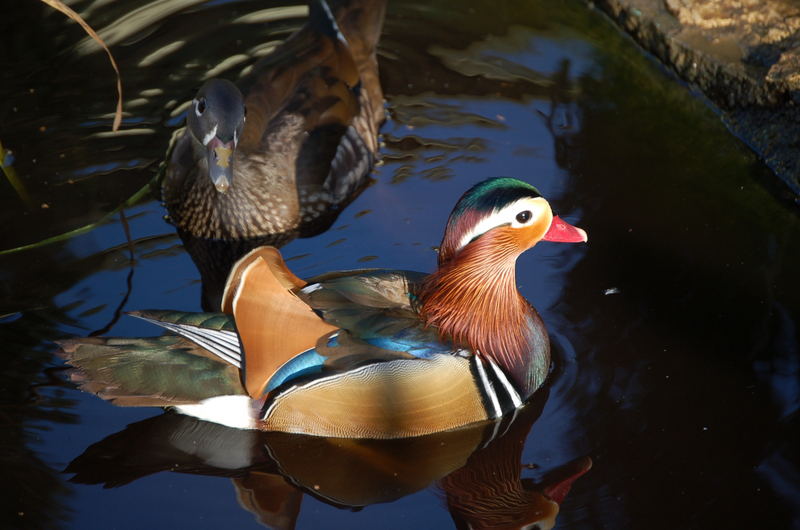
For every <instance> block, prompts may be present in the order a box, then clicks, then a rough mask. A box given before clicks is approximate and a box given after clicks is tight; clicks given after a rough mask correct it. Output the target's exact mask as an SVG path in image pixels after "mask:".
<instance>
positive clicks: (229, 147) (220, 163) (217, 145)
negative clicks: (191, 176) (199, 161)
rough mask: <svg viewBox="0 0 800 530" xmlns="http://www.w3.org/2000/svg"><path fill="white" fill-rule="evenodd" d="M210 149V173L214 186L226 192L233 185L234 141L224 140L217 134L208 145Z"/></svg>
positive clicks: (219, 190)
mask: <svg viewBox="0 0 800 530" xmlns="http://www.w3.org/2000/svg"><path fill="white" fill-rule="evenodd" d="M206 148H207V149H208V173H209V176H210V177H211V181H212V182H213V183H214V187H215V188H217V191H218V192H220V193H225V192H226V191H228V188H229V187H230V185H231V175H232V174H233V168H232V162H233V161H232V160H231V157H232V156H233V148H234V143H233V141H231V142H223V141H222V140H220V139H219V138H217V137H216V136H215V137H214V138H212V139H211V141H210V142H209V143H208V144H207V145H206Z"/></svg>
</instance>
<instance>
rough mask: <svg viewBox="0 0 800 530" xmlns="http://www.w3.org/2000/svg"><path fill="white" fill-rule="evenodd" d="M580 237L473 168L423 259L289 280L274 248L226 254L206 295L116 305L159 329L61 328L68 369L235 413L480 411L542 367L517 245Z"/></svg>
mask: <svg viewBox="0 0 800 530" xmlns="http://www.w3.org/2000/svg"><path fill="white" fill-rule="evenodd" d="M540 241H551V242H564V243H579V242H586V241H588V237H587V234H586V232H585V231H584V230H582V229H580V228H578V227H576V226H574V225H572V224H570V223H568V222H566V221H564V220H563V219H561V218H560V217H558V216H557V215H554V214H553V211H552V209H551V207H550V204H549V203H548V201H547V200H546V199H545V198H544V197H542V196H541V194H540V193H539V191H538V190H537V189H536V188H535V187H534V186H533V185H531V184H529V183H527V182H524V181H522V180H519V179H515V178H511V177H496V178H489V179H486V180H483V181H481V182H479V183H476V184H475V185H474V186H472V187H471V188H470V189H468V190H467V191H466V192H465V193H464V194H463V195H462V196H461V198H460V199H459V200H458V201H457V203H456V205H455V207H454V208H453V210H452V212H451V213H450V216H449V218H448V220H447V223H446V226H445V230H444V236H443V238H442V241H441V245H440V247H439V250H438V266H437V268H436V270H435V271H433V272H432V273H430V274H423V273H419V272H412V271H403V270H395V269H361V270H351V271H338V272H331V273H327V274H323V275H320V276H316V277H314V278H310V279H308V280H303V279H300V278H299V277H297V276H296V275H295V274H294V273H292V271H291V270H290V269H289V268H288V267H287V265H286V263H285V262H284V260H283V258H282V256H281V254H280V251H278V250H277V249H276V248H274V247H269V246H264V247H259V248H256V249H254V250H252V251H251V252H250V253H248V254H247V255H245V256H244V257H243V258H242V259H240V260H239V261H238V262H237V263H236V264H235V265H234V267H233V269H232V270H231V273H230V276H229V277H228V281H227V284H226V286H225V291H224V293H223V296H222V302H221V307H220V311H218V312H214V313H208V312H205V313H188V312H182V311H164V310H148V311H138V312H133V313H131V314H132V315H133V316H135V317H138V318H142V319H145V320H147V321H150V322H152V323H154V324H157V325H159V326H161V327H163V328H165V329H166V330H168V331H170V332H171V333H170V334H167V335H163V336H161V337H155V338H153V337H149V338H100V337H89V338H77V339H68V340H65V341H61V342H60V346H61V354H62V356H63V357H65V359H66V361H67V362H68V363H69V364H70V365H71V366H72V367H73V371H72V375H71V377H72V379H73V381H75V382H77V383H78V385H79V386H80V387H81V388H82V389H84V390H86V391H89V392H93V393H95V394H97V395H98V396H100V397H102V398H104V399H107V400H110V401H112V402H113V403H115V404H117V405H123V406H160V407H171V408H173V409H175V410H176V411H177V412H179V413H182V414H187V415H190V416H195V417H197V418H200V419H203V420H206V421H211V422H215V423H220V424H223V425H226V426H229V427H234V428H240V429H260V430H264V431H278V432H287V433H297V434H308V435H315V436H326V437H334V438H365V439H392V438H408V437H415V436H421V435H426V434H430V433H435V432H442V431H448V430H452V429H457V428H461V427H465V426H468V425H472V424H474V423H479V422H484V421H487V420H493V419H497V418H500V417H502V416H504V415H505V414H508V413H509V412H511V411H514V410H516V409H519V408H520V407H522V406H523V405H524V404H525V403H526V402H527V401H528V400H529V399H531V397H532V396H533V395H534V393H535V392H536V391H537V389H539V388H540V387H541V386H542V385H543V384H544V382H545V379H546V378H547V376H548V373H549V370H550V345H549V339H548V334H547V330H546V328H545V325H544V323H543V321H542V319H541V317H540V316H539V314H538V313H537V312H536V310H535V309H534V308H533V307H532V306H531V304H530V303H528V302H527V301H526V300H525V298H523V296H522V295H521V294H520V293H519V291H518V289H517V286H516V272H515V271H516V260H517V258H518V256H520V255H521V254H522V253H523V252H525V251H526V250H528V249H530V248H532V247H533V246H535V245H536V244H537V243H539V242H540Z"/></svg>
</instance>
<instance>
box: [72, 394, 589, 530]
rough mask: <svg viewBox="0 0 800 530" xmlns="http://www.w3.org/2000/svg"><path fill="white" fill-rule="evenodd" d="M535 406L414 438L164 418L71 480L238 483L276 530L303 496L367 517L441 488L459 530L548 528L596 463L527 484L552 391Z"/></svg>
mask: <svg viewBox="0 0 800 530" xmlns="http://www.w3.org/2000/svg"><path fill="white" fill-rule="evenodd" d="M536 398H537V399H535V400H534V402H532V403H531V404H530V405H528V406H526V407H524V408H522V409H520V410H519V411H518V412H517V414H516V415H514V416H509V417H506V418H505V419H503V420H498V421H496V422H489V423H484V424H480V425H474V426H472V427H469V428H466V429H459V430H455V431H448V432H443V433H437V434H433V435H429V436H423V437H418V438H410V439H405V440H348V439H336V438H322V437H312V436H303V435H292V434H286V433H265V432H259V431H245V430H240V429H231V428H228V427H224V426H221V425H217V424H213V423H208V422H204V421H200V420H197V419H195V418H191V417H188V416H184V415H180V414H175V413H172V412H166V413H164V414H162V415H160V416H156V417H153V418H149V419H147V420H144V421H141V422H138V423H134V424H131V425H129V426H128V427H127V428H126V429H125V430H123V431H121V432H119V433H116V434H113V435H111V436H109V437H107V438H105V439H104V440H102V441H100V442H97V443H95V444H94V445H92V446H91V447H89V448H88V449H87V450H86V451H85V452H84V453H83V454H82V455H80V456H79V457H77V458H76V459H75V460H73V461H72V462H71V463H70V464H69V466H68V467H67V469H66V471H67V472H69V473H73V474H74V476H73V477H72V478H71V481H72V482H76V483H82V484H102V485H103V486H104V487H107V488H111V487H118V486H122V485H124V484H128V483H130V482H132V481H134V480H137V479H139V478H142V477H144V476H147V475H150V474H153V473H157V472H160V471H174V472H179V473H191V474H201V475H209V476H220V477H229V478H231V479H232V482H233V484H234V487H235V488H236V491H237V499H238V501H239V504H240V505H241V506H242V507H243V508H245V509H246V510H248V511H250V512H251V513H253V515H254V516H255V517H256V518H257V519H258V521H259V522H260V523H262V524H263V525H265V526H267V527H269V528H274V529H290V528H294V527H295V524H296V521H297V518H298V515H299V513H300V508H301V504H302V497H303V495H304V494H307V495H312V496H314V497H316V498H317V499H320V500H322V501H324V502H326V503H328V504H331V505H334V506H337V507H340V508H349V509H360V508H362V507H365V506H368V505H371V504H375V503H384V502H392V501H395V500H397V499H399V498H402V497H404V496H406V495H410V494H412V493H414V492H416V491H419V490H422V489H424V488H426V487H431V486H435V487H437V488H438V489H439V490H440V491H441V492H442V497H443V499H444V502H445V503H446V505H447V509H448V510H449V512H450V514H451V516H452V518H453V521H454V523H455V526H456V527H457V528H464V529H466V528H471V529H490V528H491V529H512V528H540V529H542V530H544V529H547V528H552V527H553V525H554V524H555V521H556V516H557V514H558V511H559V505H560V503H561V502H562V501H563V500H564V498H565V497H566V495H567V493H568V492H569V490H570V487H571V486H572V483H573V482H574V481H575V480H576V479H577V478H578V477H580V476H581V475H583V474H584V473H586V472H587V471H588V470H589V469H590V467H591V460H590V459H589V458H588V457H584V458H579V459H577V460H574V461H572V462H569V463H567V464H565V465H562V466H559V467H557V468H555V469H553V470H551V471H550V472H549V473H547V474H546V475H545V477H544V478H543V479H542V480H541V481H540V482H539V483H535V482H533V481H532V480H530V479H527V478H522V470H523V465H524V463H523V462H522V461H521V458H522V449H523V445H524V443H525V441H526V438H528V437H529V432H530V431H531V427H532V426H533V423H534V422H535V421H536V419H537V418H538V416H539V414H540V413H541V410H542V408H543V405H544V402H545V401H546V399H547V396H546V390H542V391H541V392H540V393H539V394H537V396H536ZM531 440H532V441H533V442H534V443H535V437H531Z"/></svg>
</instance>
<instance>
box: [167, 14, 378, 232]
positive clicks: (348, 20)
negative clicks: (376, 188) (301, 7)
mask: <svg viewBox="0 0 800 530" xmlns="http://www.w3.org/2000/svg"><path fill="white" fill-rule="evenodd" d="M384 11H385V2H369V1H366V0H364V1H359V0H350V1H347V0H342V1H340V2H338V3H335V4H333V9H332V8H331V7H330V6H329V5H328V4H327V3H326V2H325V1H324V0H313V1H311V2H310V3H309V16H308V21H307V22H306V24H305V25H304V26H303V27H302V28H301V29H300V30H298V31H297V32H296V33H294V34H293V35H292V36H290V37H289V38H288V39H287V40H286V41H285V42H283V43H282V44H281V45H280V46H278V47H277V48H276V49H275V51H273V52H272V53H271V54H270V55H268V56H267V57H265V58H264V59H262V60H261V61H259V62H258V63H257V64H256V65H255V66H254V67H253V73H251V74H250V75H248V76H247V77H245V79H244V80H243V81H242V82H241V83H240V85H241V88H240V86H237V85H235V84H234V83H233V82H231V81H229V80H226V79H216V78H214V79H209V80H208V81H206V82H205V83H204V84H203V85H202V86H201V87H200V89H199V91H198V92H197V94H196V95H195V97H194V98H193V99H192V101H191V104H190V106H189V109H188V110H187V118H186V127H185V129H184V131H183V133H182V134H181V135H180V137H179V138H178V140H177V141H176V143H175V145H174V147H173V149H172V151H171V153H170V155H169V160H168V162H167V165H166V169H165V175H164V180H163V182H162V198H163V201H164V204H165V206H166V208H167V212H168V219H169V221H170V222H171V223H173V224H174V225H175V226H176V227H177V228H178V229H179V230H180V231H183V232H186V233H188V234H191V235H193V236H196V237H202V238H210V239H247V238H254V237H259V236H264V235H266V234H275V233H280V232H287V231H290V230H293V229H295V228H297V227H298V226H299V225H300V224H302V223H309V222H312V221H313V220H314V219H315V218H317V217H319V216H320V215H322V214H323V213H325V212H327V210H329V209H330V208H331V207H333V206H336V205H338V204H340V203H342V202H343V201H345V200H346V199H347V198H348V197H350V195H351V194H352V192H353V190H354V189H357V188H358V187H359V186H360V185H361V184H362V183H363V181H364V177H365V176H366V175H367V174H368V173H369V170H370V169H371V168H372V166H373V164H374V162H375V160H376V154H377V151H378V138H377V133H378V128H379V127H380V125H381V123H382V122H383V120H384V110H383V93H382V91H381V87H380V83H379V81H378V73H377V59H376V56H375V52H376V48H377V43H378V39H379V37H380V33H381V29H382V24H383V18H384ZM337 19H338V20H339V21H341V25H340V24H339V22H337Z"/></svg>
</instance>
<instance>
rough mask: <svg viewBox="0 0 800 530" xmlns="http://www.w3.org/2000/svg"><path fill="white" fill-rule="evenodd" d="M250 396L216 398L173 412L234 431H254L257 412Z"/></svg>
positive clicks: (179, 407)
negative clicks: (231, 428) (230, 428)
mask: <svg viewBox="0 0 800 530" xmlns="http://www.w3.org/2000/svg"><path fill="white" fill-rule="evenodd" d="M253 403H254V402H253V400H252V399H250V396H216V397H213V398H209V399H206V400H203V401H201V402H200V403H194V404H191V405H178V406H176V407H175V410H176V411H178V412H180V413H181V414H186V415H187V416H193V417H195V418H198V419H201V420H204V421H210V422H212V423H219V424H220V425H225V426H226V427H233V428H234V429H255V428H256V416H257V414H258V410H256V409H255V407H254V405H253Z"/></svg>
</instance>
